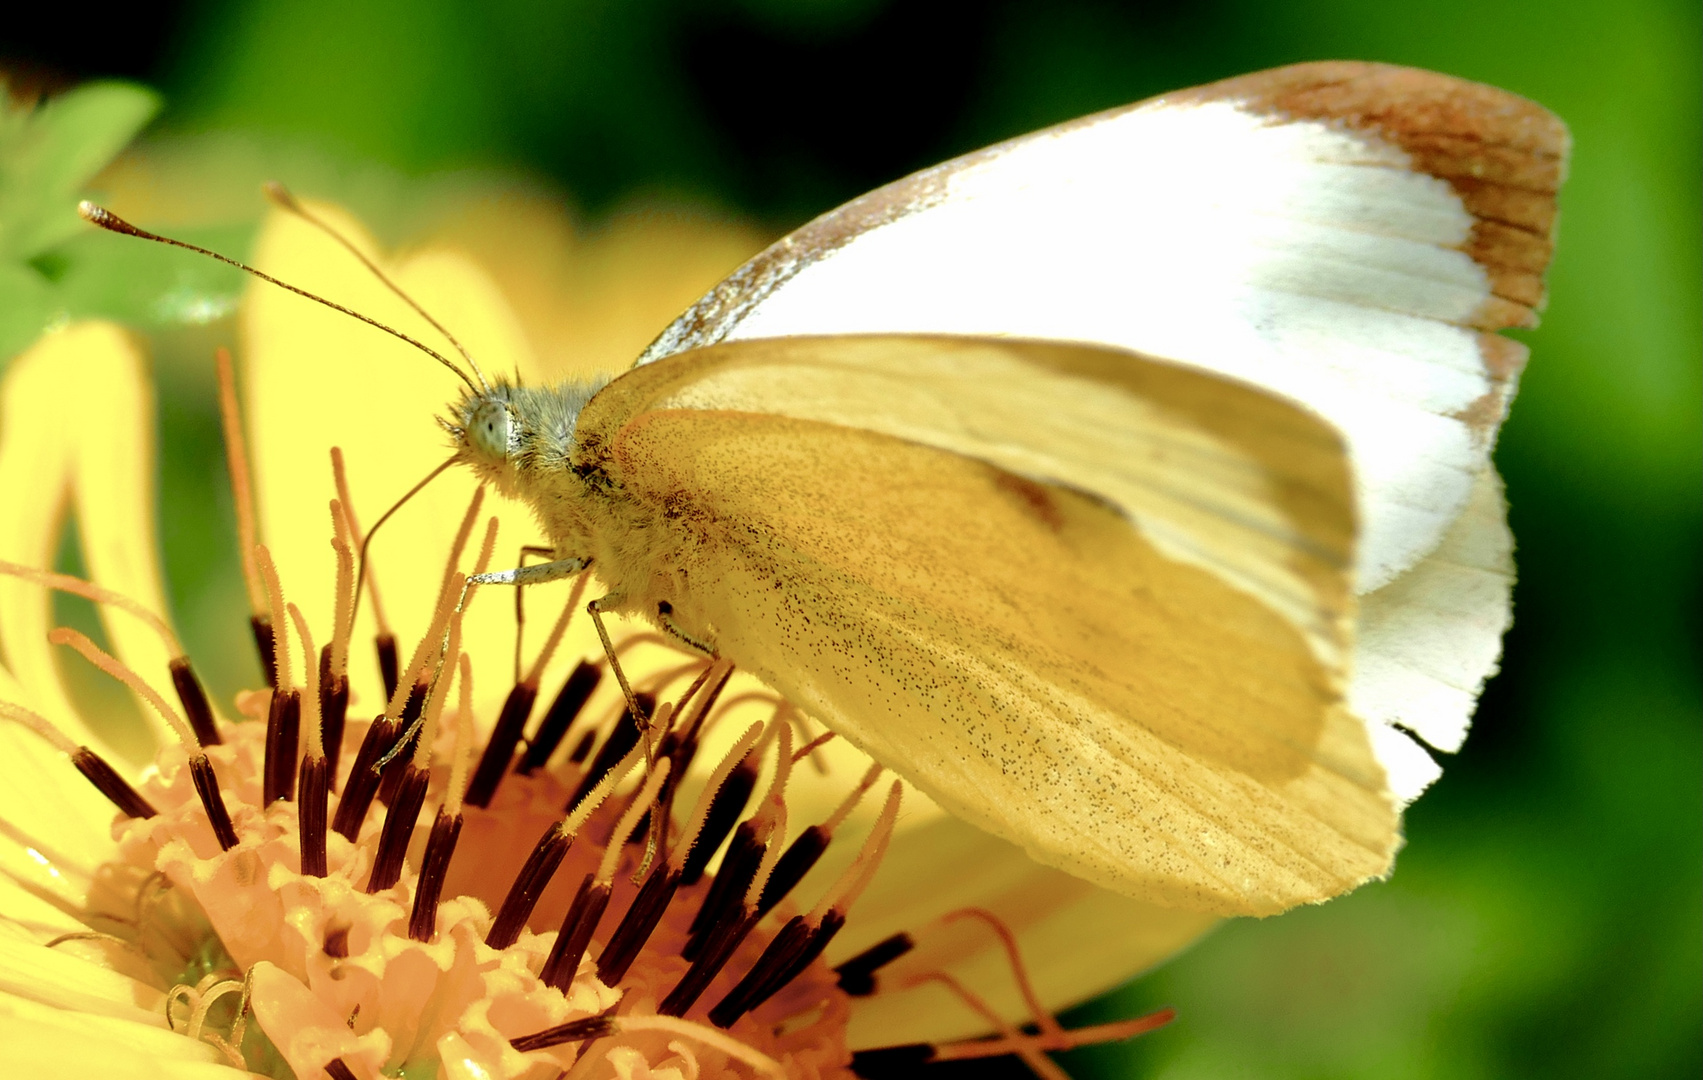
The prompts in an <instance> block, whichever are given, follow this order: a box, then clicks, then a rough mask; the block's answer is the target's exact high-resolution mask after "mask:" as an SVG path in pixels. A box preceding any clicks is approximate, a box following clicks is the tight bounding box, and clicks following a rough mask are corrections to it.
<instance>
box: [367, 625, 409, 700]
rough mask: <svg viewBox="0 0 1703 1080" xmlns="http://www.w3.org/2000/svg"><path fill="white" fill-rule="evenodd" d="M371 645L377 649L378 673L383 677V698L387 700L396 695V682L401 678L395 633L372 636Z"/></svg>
mask: <svg viewBox="0 0 1703 1080" xmlns="http://www.w3.org/2000/svg"><path fill="white" fill-rule="evenodd" d="M373 647H374V648H376V649H377V650H378V673H379V675H380V676H381V677H382V678H383V679H384V700H386V701H389V700H390V699H391V698H393V697H395V696H396V684H397V683H398V682H399V681H401V678H402V669H401V667H400V666H399V664H400V661H399V660H398V658H397V655H396V635H395V634H379V635H378V636H377V637H375V638H373Z"/></svg>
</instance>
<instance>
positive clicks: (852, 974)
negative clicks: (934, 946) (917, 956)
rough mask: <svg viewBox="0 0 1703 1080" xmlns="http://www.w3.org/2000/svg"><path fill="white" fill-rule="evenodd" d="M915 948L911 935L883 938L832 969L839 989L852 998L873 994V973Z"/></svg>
mask: <svg viewBox="0 0 1703 1080" xmlns="http://www.w3.org/2000/svg"><path fill="white" fill-rule="evenodd" d="M914 948H916V942H915V941H912V940H911V935H909V934H906V933H902V932H901V933H897V934H894V935H893V936H892V937H890V938H884V939H882V940H881V941H878V942H876V943H875V944H874V945H871V946H870V947H869V948H867V949H865V950H863V951H862V952H860V953H858V954H857V955H856V956H854V957H852V958H851V959H850V960H847V961H846V962H845V963H843V964H841V965H840V966H839V967H837V968H835V969H834V974H835V975H838V976H839V983H840V989H841V990H844V991H845V992H846V993H847V994H850V995H851V996H852V997H868V996H869V995H871V994H873V993H875V973H876V972H878V971H880V970H881V969H882V968H884V967H886V966H887V965H888V964H891V963H892V962H893V961H895V960H897V959H898V958H899V957H901V956H903V955H905V954H906V953H908V952H910V951H911V950H912V949H914Z"/></svg>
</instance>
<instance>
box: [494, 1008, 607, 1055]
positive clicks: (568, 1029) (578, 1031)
mask: <svg viewBox="0 0 1703 1080" xmlns="http://www.w3.org/2000/svg"><path fill="white" fill-rule="evenodd" d="M614 1032H615V1019H614V1017H611V1016H603V1015H599V1016H587V1017H585V1018H584V1019H582V1020H569V1021H568V1022H567V1023H565V1024H557V1025H556V1026H555V1027H553V1028H545V1029H544V1030H543V1031H536V1032H533V1033H532V1034H531V1035H522V1036H520V1037H519V1038H515V1039H510V1040H509V1045H510V1046H512V1047H514V1048H515V1049H516V1050H519V1051H520V1052H521V1053H523V1054H524V1053H526V1052H527V1051H529V1050H548V1049H549V1048H550V1047H552V1046H561V1045H562V1044H563V1043H571V1042H584V1041H585V1040H587V1039H601V1038H602V1037H603V1036H605V1035H612V1034H614Z"/></svg>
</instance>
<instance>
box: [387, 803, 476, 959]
mask: <svg viewBox="0 0 1703 1080" xmlns="http://www.w3.org/2000/svg"><path fill="white" fill-rule="evenodd" d="M460 838H461V815H460V814H457V813H452V812H451V811H450V809H449V807H448V806H447V805H445V806H442V807H439V808H438V816H437V820H436V821H434V822H432V834H431V836H430V837H429V838H428V839H427V840H426V853H425V855H424V856H423V857H422V858H421V860H420V878H419V881H418V882H417V883H416V884H415V886H414V910H413V911H412V912H411V913H410V914H409V916H408V936H409V937H411V938H413V939H414V940H415V941H430V940H432V935H433V933H434V932H436V930H437V921H438V898H439V897H440V896H441V895H442V894H443V884H444V877H445V876H446V875H447V874H448V873H449V860H450V857H451V856H453V855H454V854H455V842H456V841H457V840H459V839H460ZM368 891H371V890H368Z"/></svg>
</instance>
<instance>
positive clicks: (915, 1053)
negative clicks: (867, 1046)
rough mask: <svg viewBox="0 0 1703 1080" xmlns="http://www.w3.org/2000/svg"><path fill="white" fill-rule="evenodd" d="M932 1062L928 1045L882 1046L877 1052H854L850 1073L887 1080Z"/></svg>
mask: <svg viewBox="0 0 1703 1080" xmlns="http://www.w3.org/2000/svg"><path fill="white" fill-rule="evenodd" d="M933 1060H934V1047H933V1046H932V1045H930V1044H928V1043H906V1044H904V1045H903V1046H883V1047H881V1048H880V1049H877V1050H854V1051H853V1052H852V1059H851V1071H852V1072H854V1073H856V1074H857V1075H859V1076H862V1077H867V1078H873V1077H882V1078H884V1080H885V1078H889V1077H894V1076H906V1075H909V1074H910V1072H911V1071H912V1070H914V1069H915V1068H916V1067H917V1066H919V1065H927V1064H928V1063H929V1062H931V1061H933Z"/></svg>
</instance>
